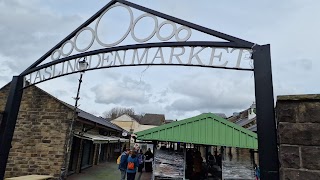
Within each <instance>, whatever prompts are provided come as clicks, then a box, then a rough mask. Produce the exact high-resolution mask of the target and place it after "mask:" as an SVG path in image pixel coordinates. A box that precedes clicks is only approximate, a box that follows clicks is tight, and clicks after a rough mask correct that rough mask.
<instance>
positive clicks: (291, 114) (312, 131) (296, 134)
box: [276, 95, 320, 180]
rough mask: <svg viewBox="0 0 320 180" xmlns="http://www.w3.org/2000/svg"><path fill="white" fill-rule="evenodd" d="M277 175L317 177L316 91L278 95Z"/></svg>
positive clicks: (319, 122)
mask: <svg viewBox="0 0 320 180" xmlns="http://www.w3.org/2000/svg"><path fill="white" fill-rule="evenodd" d="M276 116H277V121H278V143H279V159H280V179H283V180H298V179H299V180H300V179H301V180H304V179H308V180H318V179H320V95H290V96H278V98H277V107H276Z"/></svg>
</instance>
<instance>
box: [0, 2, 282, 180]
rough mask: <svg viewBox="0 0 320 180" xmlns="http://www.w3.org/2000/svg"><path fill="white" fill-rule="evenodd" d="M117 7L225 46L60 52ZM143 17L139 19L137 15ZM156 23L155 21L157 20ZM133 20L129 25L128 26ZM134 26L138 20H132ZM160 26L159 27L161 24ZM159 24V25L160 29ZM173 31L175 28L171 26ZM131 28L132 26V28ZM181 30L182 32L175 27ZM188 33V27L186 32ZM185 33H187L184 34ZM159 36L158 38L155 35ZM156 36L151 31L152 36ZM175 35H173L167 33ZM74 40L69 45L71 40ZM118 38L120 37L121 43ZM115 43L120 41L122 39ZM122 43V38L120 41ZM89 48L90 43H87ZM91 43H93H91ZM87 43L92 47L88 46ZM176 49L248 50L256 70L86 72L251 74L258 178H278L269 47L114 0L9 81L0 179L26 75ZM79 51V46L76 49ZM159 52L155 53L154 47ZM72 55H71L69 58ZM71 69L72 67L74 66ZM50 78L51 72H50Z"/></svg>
mask: <svg viewBox="0 0 320 180" xmlns="http://www.w3.org/2000/svg"><path fill="white" fill-rule="evenodd" d="M117 5H121V6H122V7H125V8H133V9H136V10H139V11H142V12H145V13H147V14H146V15H145V16H149V17H152V18H154V17H155V18H158V17H159V18H162V19H164V20H166V21H167V22H165V23H169V24H170V23H176V24H179V25H181V27H180V28H182V29H183V28H190V29H193V30H196V31H199V32H202V33H205V34H208V35H211V36H213V37H217V38H220V39H223V40H225V41H227V42H217V41H187V40H186V38H185V39H180V38H179V37H178V38H177V37H176V38H177V41H178V42H159V43H145V41H146V39H148V38H149V39H150V37H147V38H145V39H140V40H139V39H138V40H136V41H140V42H142V43H141V44H132V45H126V46H115V45H117V43H114V44H111V45H107V44H105V43H103V42H99V43H100V45H102V46H105V47H104V48H101V49H97V50H91V51H87V50H88V49H89V48H90V47H89V48H87V47H86V48H84V49H79V48H78V52H79V53H78V54H74V55H71V52H72V50H73V49H72V50H71V52H70V53H69V52H68V53H64V52H63V51H62V48H63V47H64V46H65V45H66V44H67V43H70V44H75V43H76V39H77V37H78V35H79V34H80V33H81V32H82V31H84V30H89V31H90V32H91V33H92V36H94V34H95V33H96V34H97V30H98V29H97V25H96V28H95V30H93V29H92V28H90V27H88V26H89V25H90V24H91V23H92V22H94V21H95V20H97V19H98V20H97V24H98V23H99V18H101V17H102V16H103V15H104V13H105V12H106V11H107V10H108V9H110V8H113V7H115V6H117ZM129 13H130V10H129ZM139 18H142V16H141V17H138V19H139ZM155 21H156V20H155ZM132 22H133V20H132V21H131V23H132ZM134 22H136V20H135V21H134ZM162 25H163V24H162ZM160 26H161V25H160ZM172 26H173V27H176V26H175V25H172ZM130 27H131V26H130ZM130 27H129V30H128V31H127V32H126V36H128V34H129V33H130V31H131V36H133V35H132V33H133V34H134V32H132V29H130ZM176 30H177V31H180V30H181V29H176ZM187 31H188V29H187ZM188 32H189V31H188ZM157 35H158V34H157ZM153 36H155V33H153ZM170 36H171V37H173V35H170ZM72 38H74V39H73V41H72ZM158 39H159V40H162V41H165V40H167V39H168V38H167V37H166V38H163V37H162V38H159V37H158ZM94 40H96V41H97V42H98V41H99V39H98V37H95V39H93V41H94ZM120 40H121V39H120ZM120 40H119V41H120ZM122 40H123V39H122ZM89 45H90V44H89ZM91 45H92V42H91ZM91 45H90V46H91ZM174 47H181V48H184V47H190V48H191V49H192V48H194V47H202V48H203V47H205V48H212V49H213V48H235V49H246V50H249V51H251V53H252V59H253V60H254V61H253V65H254V68H253V69H251V68H240V67H239V66H236V67H226V66H212V65H204V64H201V63H198V64H193V63H190V62H189V63H172V62H171V63H153V62H152V63H142V64H141V63H138V64H134V63H131V64H114V65H113V66H101V67H95V68H91V69H90V68H89V69H87V70H94V69H101V68H111V67H121V66H137V65H175V66H198V67H209V68H224V69H234V70H246V71H254V79H255V95H256V105H257V107H256V111H257V129H258V145H259V164H260V169H261V179H265V180H269V179H279V163H278V148H277V135H276V125H275V115H274V96H273V85H272V72H271V57H270V45H258V44H255V43H252V42H249V41H246V40H243V39H240V38H237V37H234V36H230V35H227V34H224V33H221V32H218V31H215V30H212V29H208V28H206V27H202V26H199V25H197V24H194V23H190V22H187V21H185V20H182V19H178V18H175V17H172V16H169V15H166V14H163V13H161V12H157V11H154V10H152V9H149V8H146V7H143V6H140V5H137V4H134V3H131V2H128V1H125V0H112V1H111V2H109V3H108V4H107V5H105V6H104V7H103V8H102V9H101V10H99V11H98V12H97V13H96V14H94V15H93V16H92V17H91V18H89V19H88V20H87V21H86V22H84V23H83V24H82V25H80V26H79V27H78V28H77V29H75V30H74V31H73V32H72V33H70V34H69V35H68V36H67V37H66V38H64V39H63V40H62V41H61V42H59V43H58V44H57V45H56V46H54V47H53V48H52V49H50V50H49V51H48V52H47V53H45V54H44V55H43V56H42V57H40V58H39V59H38V60H37V61H35V62H34V63H33V64H32V65H31V66H29V67H28V68H27V69H26V70H24V71H23V72H22V73H21V74H20V75H18V76H14V77H13V79H12V81H11V86H10V93H9V96H8V99H7V103H6V107H5V111H4V116H3V120H2V123H1V126H0V146H1V148H0V179H3V178H4V173H5V168H6V163H7V159H8V154H9V151H10V148H11V141H12V137H13V132H14V128H15V124H16V120H17V116H18V112H19V107H20V103H21V98H22V92H23V88H24V81H25V77H26V76H27V75H29V74H31V73H34V72H37V71H40V70H41V69H45V68H49V67H55V65H57V64H59V63H64V62H68V61H70V60H75V61H76V59H79V58H82V57H89V56H93V55H97V54H99V53H110V52H115V53H116V52H117V51H125V50H137V49H148V48H174ZM59 48H61V51H62V52H60V55H61V54H62V53H64V54H65V55H66V56H65V57H63V58H60V56H59V57H58V58H53V61H51V62H47V63H45V64H41V63H43V62H44V61H45V60H46V59H47V58H48V57H50V56H52V57H53V55H54V53H55V52H57V51H58V50H59ZM76 49H77V48H76ZM158 51H159V49H158ZM69 55H70V56H69ZM74 69H76V68H75V67H74ZM76 72H78V71H76V70H75V71H72V72H66V73H62V74H60V75H57V76H54V75H53V76H52V77H51V76H50V77H49V78H46V79H44V80H41V78H40V80H41V81H39V82H43V81H46V80H50V79H53V78H57V77H61V76H64V75H68V74H72V73H76ZM53 74H54V73H53ZM30 79H31V75H30ZM39 82H35V81H34V82H33V83H32V84H37V83H39Z"/></svg>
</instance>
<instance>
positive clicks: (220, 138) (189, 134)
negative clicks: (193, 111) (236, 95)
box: [136, 113, 258, 149]
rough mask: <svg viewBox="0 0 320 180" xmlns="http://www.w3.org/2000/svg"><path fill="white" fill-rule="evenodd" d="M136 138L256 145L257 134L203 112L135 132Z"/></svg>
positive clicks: (244, 145)
mask: <svg viewBox="0 0 320 180" xmlns="http://www.w3.org/2000/svg"><path fill="white" fill-rule="evenodd" d="M136 134H137V139H138V140H145V141H152V140H155V141H168V142H181V143H192V144H204V145H214V146H227V147H239V148H249V149H257V148H258V139H257V134H256V133H254V132H251V131H249V130H247V129H245V128H243V127H241V126H238V125H236V124H234V123H232V122H229V121H227V120H225V119H223V118H221V117H219V116H217V115H215V114H212V113H206V114H201V115H198V116H195V117H191V118H188V119H184V120H180V121H175V122H172V123H169V124H164V125H161V126H159V127H155V128H151V129H148V130H144V131H140V132H137V133H136Z"/></svg>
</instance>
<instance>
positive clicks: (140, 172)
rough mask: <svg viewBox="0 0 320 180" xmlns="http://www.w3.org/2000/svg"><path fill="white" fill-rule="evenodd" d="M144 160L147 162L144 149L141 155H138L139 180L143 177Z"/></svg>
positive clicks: (140, 152)
mask: <svg viewBox="0 0 320 180" xmlns="http://www.w3.org/2000/svg"><path fill="white" fill-rule="evenodd" d="M144 160H145V156H144V154H143V152H142V149H140V151H139V154H138V161H139V167H138V172H139V176H138V180H140V178H141V175H142V170H143V168H144Z"/></svg>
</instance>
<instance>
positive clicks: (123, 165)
mask: <svg viewBox="0 0 320 180" xmlns="http://www.w3.org/2000/svg"><path fill="white" fill-rule="evenodd" d="M129 152H130V149H125V150H124V151H123V152H122V154H121V155H120V157H119V158H120V159H119V160H120V162H119V167H118V169H119V170H120V173H121V180H125V179H126V173H127V164H128V156H129Z"/></svg>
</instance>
